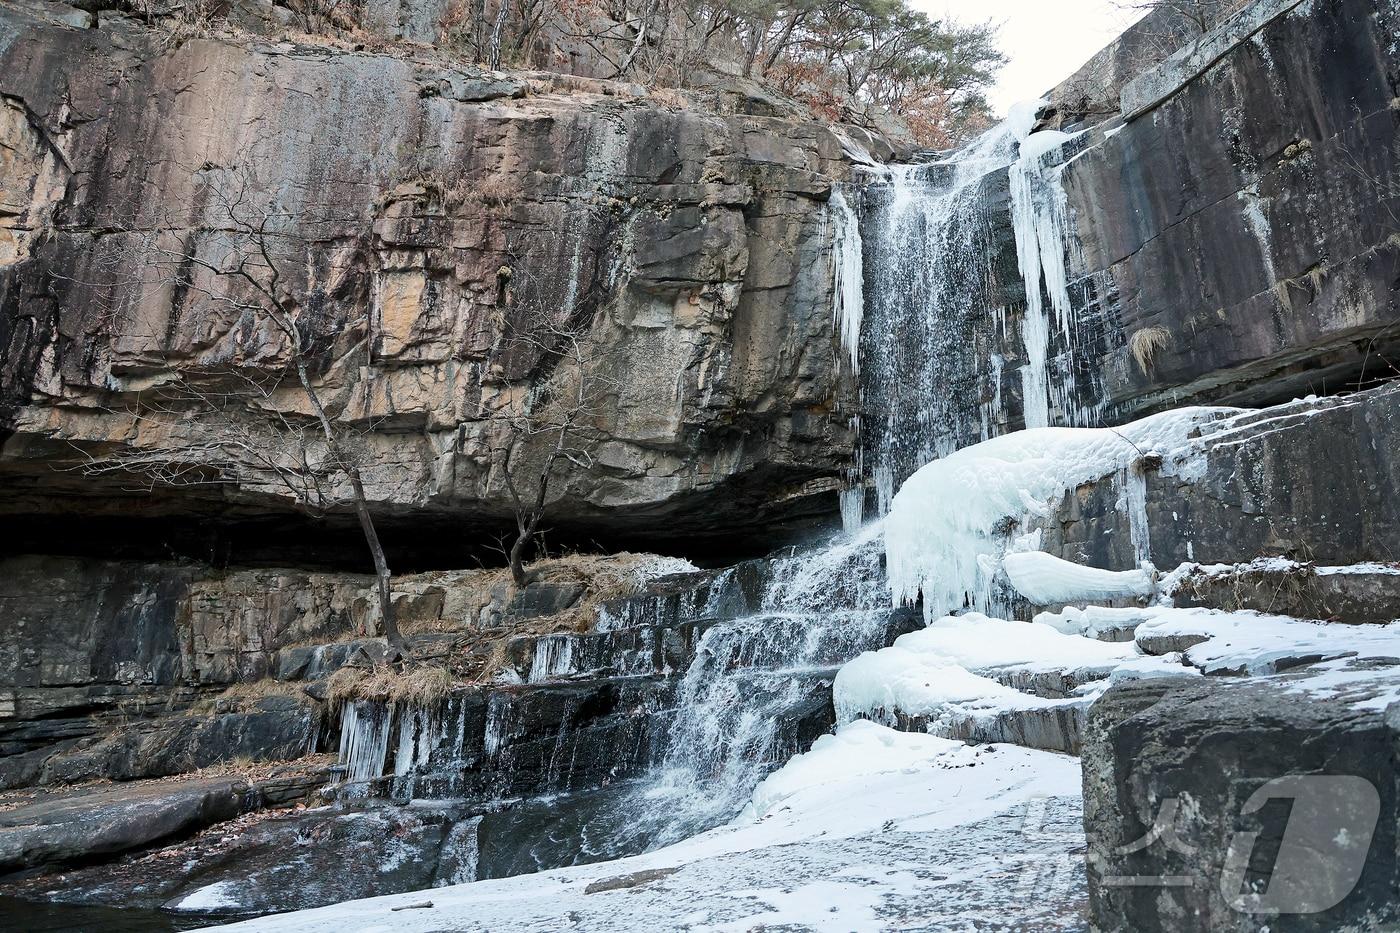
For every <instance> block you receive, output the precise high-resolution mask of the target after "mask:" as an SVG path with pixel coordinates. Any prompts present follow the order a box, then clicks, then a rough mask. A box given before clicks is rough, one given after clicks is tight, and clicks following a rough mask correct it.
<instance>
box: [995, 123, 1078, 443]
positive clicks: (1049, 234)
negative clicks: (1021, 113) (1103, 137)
mask: <svg viewBox="0 0 1400 933" xmlns="http://www.w3.org/2000/svg"><path fill="white" fill-rule="evenodd" d="M1071 138H1072V137H1070V136H1068V135H1066V134H1064V133H1056V132H1053V131H1047V132H1042V133H1034V134H1032V135H1031V136H1029V137H1027V139H1026V141H1025V142H1024V143H1023V144H1022V151H1021V157H1020V158H1019V159H1018V160H1017V161H1016V162H1015V163H1014V164H1013V165H1012V166H1011V169H1010V184H1011V220H1012V225H1013V226H1014V228H1015V232H1016V260H1017V264H1018V266H1019V268H1020V271H1021V280H1022V282H1023V283H1024V285H1025V291H1026V313H1025V317H1024V319H1023V323H1022V325H1021V339H1022V343H1023V345H1024V347H1025V351H1026V365H1025V366H1024V367H1023V368H1022V370H1021V385H1022V397H1023V403H1024V411H1025V422H1026V427H1028V428H1043V427H1048V426H1049V425H1050V420H1051V419H1050V412H1051V409H1052V405H1053V406H1058V407H1061V408H1062V409H1067V408H1069V407H1070V406H1069V401H1070V399H1071V398H1072V396H1073V393H1074V385H1073V369H1072V368H1070V369H1069V370H1068V371H1067V373H1066V375H1065V377H1064V379H1063V380H1062V381H1061V382H1060V384H1059V385H1058V386H1056V385H1052V378H1051V372H1050V336H1051V324H1052V322H1051V315H1052V313H1053V316H1054V323H1055V324H1058V325H1059V330H1060V332H1061V334H1062V335H1063V337H1064V339H1065V341H1066V342H1068V341H1069V340H1070V339H1071V338H1072V336H1073V329H1074V307H1073V304H1072V303H1071V301H1070V295H1069V274H1068V271H1067V268H1066V263H1065V256H1066V251H1067V249H1068V246H1069V237H1068V233H1069V229H1068V228H1069V205H1068V199H1067V197H1066V195H1065V189H1064V184H1063V179H1062V176H1063V173H1064V166H1063V165H1062V164H1058V163H1054V164H1051V163H1052V162H1053V161H1054V157H1055V153H1056V152H1057V151H1058V148H1059V146H1061V145H1063V144H1064V143H1065V142H1067V141H1068V140H1070V139H1071ZM1042 288H1043V290H1042ZM1047 296H1048V297H1049V299H1050V305H1049V308H1048V309H1047V308H1046V304H1045V298H1046V297H1047Z"/></svg>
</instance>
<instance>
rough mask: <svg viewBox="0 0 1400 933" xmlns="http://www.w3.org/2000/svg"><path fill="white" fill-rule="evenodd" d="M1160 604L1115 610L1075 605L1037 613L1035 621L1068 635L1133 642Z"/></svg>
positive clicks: (1155, 613) (1157, 610)
mask: <svg viewBox="0 0 1400 933" xmlns="http://www.w3.org/2000/svg"><path fill="white" fill-rule="evenodd" d="M1159 611H1160V610H1159V609H1158V608H1157V607H1147V608H1139V607H1136V606H1127V607H1124V608H1121V609H1111V608H1108V607H1106V606H1086V607H1084V608H1083V609H1077V608H1075V607H1073V606H1070V607H1067V608H1065V609H1062V610H1061V611H1059V612H1041V613H1037V614H1036V616H1035V618H1034V620H1033V621H1034V622H1035V623H1036V624H1038V625H1048V626H1050V627H1051V628H1053V629H1055V630H1056V631H1057V632H1063V633H1064V634H1066V635H1084V636H1085V637H1087V638H1097V639H1099V640H1100V641H1132V640H1133V638H1132V634H1133V632H1134V631H1136V630H1137V627H1138V626H1139V625H1141V624H1142V623H1144V622H1146V621H1148V620H1149V619H1151V618H1153V617H1154V616H1156V615H1157V613H1158V612H1159Z"/></svg>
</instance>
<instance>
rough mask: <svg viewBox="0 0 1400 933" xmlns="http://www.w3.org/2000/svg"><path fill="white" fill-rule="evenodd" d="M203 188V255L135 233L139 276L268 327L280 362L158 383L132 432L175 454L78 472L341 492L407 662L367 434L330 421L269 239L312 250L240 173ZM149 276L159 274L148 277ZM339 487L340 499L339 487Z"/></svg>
mask: <svg viewBox="0 0 1400 933" xmlns="http://www.w3.org/2000/svg"><path fill="white" fill-rule="evenodd" d="M209 194H210V197H211V211H212V212H213V213H214V215H215V216H214V219H213V221H212V224H213V225H214V227H215V229H211V230H209V231H204V232H207V233H213V234H214V235H215V238H216V239H217V240H218V242H217V243H216V244H215V245H214V246H212V247H211V248H210V249H208V250H207V251H202V250H201V249H200V247H199V243H198V238H197V237H191V239H190V240H189V241H188V242H187V243H186V244H182V245H180V246H170V245H166V244H167V243H168V240H167V239H163V238H162V234H160V233H159V232H157V233H154V234H151V235H149V236H146V237H144V238H142V237H139V236H138V237H137V241H138V246H137V247H136V252H137V255H135V256H134V257H132V258H133V259H134V261H135V264H136V266H137V268H138V269H139V272H138V274H139V275H141V277H142V278H143V284H146V285H149V284H156V285H165V286H170V287H172V289H173V290H174V291H175V292H176V293H184V294H187V295H191V294H192V295H198V296H199V297H201V298H202V299H204V300H205V301H207V302H208V303H209V306H210V307H217V308H222V309H223V310H225V311H227V312H228V316H229V317H230V318H231V319H233V320H235V321H239V322H241V323H249V324H252V325H253V326H254V327H255V328H256V327H261V326H262V325H269V326H270V327H271V329H272V332H273V333H274V334H276V335H278V336H279V337H280V339H281V341H282V343H283V346H284V352H285V355H286V358H287V363H286V364H285V367H284V369H283V370H282V371H281V372H275V373H273V374H271V375H267V374H266V370H265V369H263V368H262V367H258V368H257V369H255V370H253V371H252V374H250V372H249V371H247V370H244V369H240V368H239V367H237V366H235V365H229V366H226V367H220V368H218V369H217V370H205V371H202V372H200V373H199V374H198V376H197V378H189V377H186V378H182V379H181V380H180V381H179V382H178V383H176V384H175V385H173V386H169V387H166V388H164V389H161V390H158V391H157V392H156V393H155V396H156V397H155V398H154V399H151V398H145V399H143V400H141V402H140V403H139V404H138V406H137V407H134V408H133V409H132V410H131V411H130V412H129V414H130V415H131V417H132V419H133V427H134V428H135V429H136V430H138V431H146V432H150V433H158V434H160V435H163V436H164V437H165V438H169V439H173V441H174V448H173V450H172V449H171V448H170V447H165V448H156V449H151V448H142V447H140V446H136V447H133V448H130V449H126V450H121V451H118V452H115V453H110V454H104V455H101V456H97V455H88V460H87V462H86V463H84V464H82V465H81V468H82V469H83V470H84V471H85V472H86V473H88V474H90V475H100V474H110V473H118V472H120V473H127V474H133V475H140V476H142V477H144V478H146V479H147V480H149V482H150V483H151V485H152V486H155V485H162V486H191V485H198V484H204V485H208V484H223V483H227V482H229V481H233V482H238V483H240V484H246V485H251V486H257V485H268V484H271V485H275V486H280V487H281V488H282V489H283V490H285V492H286V493H288V494H290V495H291V497H292V498H293V499H294V500H295V501H296V502H297V504H298V505H299V506H300V507H301V508H304V509H305V510H307V511H309V512H312V513H313V514H316V515H322V516H323V515H326V514H328V513H330V512H332V511H333V510H335V509H336V508H337V507H339V506H343V505H345V504H346V499H348V504H349V505H350V506H351V508H352V509H353V511H354V513H355V516H356V518H357V519H358V522H359V525H360V531H361V533H362V534H363V535H364V539H365V545H366V547H367V548H368V550H369V552H370V556H371V558H372V560H373V563H374V572H375V589H376V594H377V597H378V599H377V602H378V609H379V619H380V626H381V628H382V631H383V634H384V637H385V640H386V642H387V645H388V652H387V660H388V661H389V662H390V663H396V662H397V661H399V660H400V659H403V658H406V657H408V646H407V643H406V642H405V641H404V638H403V635H402V634H401V633H400V631H399V627H398V624H397V621H396V620H395V618H394V605H393V600H392V598H391V593H390V570H389V562H388V559H387V557H386V556H385V553H384V547H383V545H382V543H381V542H380V539H379V534H378V531H377V529H376V528H375V524H374V518H373V516H372V515H371V513H370V508H369V497H368V495H367V494H366V492H365V484H364V477H363V475H362V472H361V464H362V460H363V452H364V441H365V437H366V434H367V432H366V431H363V430H358V429H355V428H353V427H351V426H349V425H347V424H345V423H343V422H341V421H338V420H334V419H332V418H331V416H330V415H329V414H328V412H327V410H326V406H325V403H324V402H323V400H322V398H321V393H320V391H319V390H318V389H317V385H316V382H315V380H314V379H313V377H312V366H313V355H314V350H315V346H314V342H315V337H314V334H313V333H312V332H311V330H310V328H309V327H308V326H307V323H308V322H307V321H306V320H304V316H303V314H302V311H303V310H304V309H305V308H306V307H307V304H308V297H309V296H308V295H307V294H302V293H299V291H298V289H296V288H295V286H294V285H293V284H292V283H293V280H292V279H291V277H289V276H288V275H286V274H284V271H283V268H282V263H283V262H285V260H284V259H282V258H281V257H280V256H279V250H278V249H277V246H276V244H279V243H285V242H291V243H292V244H293V247H294V248H296V249H298V250H305V251H309V250H311V249H312V248H313V247H312V244H311V243H309V242H307V241H305V240H304V239H301V238H298V237H296V236H295V235H294V234H290V233H288V232H286V229H284V228H286V227H290V224H289V223H287V222H288V221H290V220H291V219H292V216H291V215H290V214H288V213H285V212H276V211H269V210H258V209H256V208H254V207H252V206H251V205H250V193H249V185H248V181H247V178H246V177H245V176H239V178H238V179H237V182H236V184H235V185H234V186H233V187H232V189H231V190H229V189H224V188H214V189H211V190H210V192H209ZM351 220H352V221H353V220H354V219H353V218H352V219H351ZM151 274H154V275H155V277H156V279H155V282H154V283H152V282H151V280H150V278H149V276H150V275H151ZM322 297H323V298H324V296H322ZM325 300H329V299H325ZM365 325H366V319H365V317H364V316H363V315H361V316H360V318H359V319H358V320H352V321H350V322H349V324H348V325H347V326H346V327H345V328H343V329H344V330H346V331H353V330H355V329H356V328H359V329H361V330H363V331H364V333H365V334H366V336H365V337H364V338H363V339H362V340H361V341H360V344H361V345H363V344H364V343H365V342H366V341H367V340H368V336H367V335H368V330H369V329H368V327H367V326H365ZM288 373H290V375H291V376H292V377H294V378H295V380H296V385H297V386H298V387H299V388H300V390H301V393H302V394H303V395H305V397H306V401H307V404H308V406H309V409H310V416H309V417H307V416H304V415H295V414H289V413H287V412H286V411H285V410H283V408H282V407H281V406H279V405H278V404H277V400H276V399H275V398H274V395H275V394H276V393H277V392H278V391H279V390H280V389H281V386H282V382H283V379H284V377H285V376H286V375H288ZM148 394H149V393H148ZM338 479H343V482H338V481H337V480H338ZM346 484H348V486H349V494H348V496H345V495H343V494H341V493H339V492H338V491H337V490H338V488H339V487H343V486H344V485H346Z"/></svg>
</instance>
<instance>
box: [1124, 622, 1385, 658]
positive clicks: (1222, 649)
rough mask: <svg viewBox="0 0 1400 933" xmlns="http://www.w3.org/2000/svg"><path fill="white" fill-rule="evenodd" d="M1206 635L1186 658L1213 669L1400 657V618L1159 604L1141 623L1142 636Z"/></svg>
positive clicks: (1139, 636) (1188, 651)
mask: <svg viewBox="0 0 1400 933" xmlns="http://www.w3.org/2000/svg"><path fill="white" fill-rule="evenodd" d="M1191 635H1196V636H1202V637H1204V638H1205V641H1203V642H1201V643H1199V644H1196V645H1192V646H1191V647H1190V648H1188V649H1187V650H1186V653H1185V654H1186V660H1187V661H1188V662H1190V663H1191V664H1192V665H1194V666H1195V667H1197V668H1200V669H1201V670H1202V671H1204V672H1205V673H1207V674H1220V673H1234V672H1239V673H1244V674H1271V673H1274V672H1275V671H1277V670H1279V669H1280V662H1283V667H1284V668H1285V669H1286V668H1287V667H1289V666H1295V665H1296V662H1298V661H1301V660H1304V659H1314V660H1316V659H1321V660H1328V659H1333V658H1397V657H1400V622H1392V623H1390V624H1389V625H1339V624H1336V623H1330V622H1309V621H1305V620H1302V619H1293V618H1289V617H1287V616H1275V615H1265V614H1263V613H1258V612H1221V611H1218V610H1214V609H1159V610H1158V611H1157V613H1156V615H1155V617H1154V618H1153V619H1152V620H1150V621H1148V622H1145V623H1144V624H1142V625H1141V626H1139V627H1138V630H1137V637H1138V639H1139V640H1142V639H1144V638H1151V637H1163V636H1191Z"/></svg>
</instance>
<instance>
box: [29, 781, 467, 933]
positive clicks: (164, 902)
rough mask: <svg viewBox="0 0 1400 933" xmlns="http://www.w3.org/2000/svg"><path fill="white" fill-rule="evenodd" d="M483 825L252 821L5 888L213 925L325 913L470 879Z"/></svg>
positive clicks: (355, 819) (391, 811)
mask: <svg viewBox="0 0 1400 933" xmlns="http://www.w3.org/2000/svg"><path fill="white" fill-rule="evenodd" d="M479 820H480V816H479V815H477V814H473V813H471V812H469V811H463V810H461V809H459V808H454V807H452V806H450V805H442V806H437V805H428V806H414V807H397V806H392V805H390V806H383V805H377V804H370V805H364V806H352V807H324V806H323V807H319V808H313V809H308V810H296V811H282V812H273V813H263V814H250V815H249V816H246V817H243V818H241V819H239V820H235V821H233V822H230V823H223V824H221V825H219V826H217V827H215V828H214V829H212V830H210V831H209V832H207V833H204V834H202V835H200V836H197V837H195V838H194V839H193V840H190V841H187V842H181V843H177V844H174V845H171V846H168V847H166V848H161V849H155V850H152V851H151V852H149V853H148V854H144V855H141V856H137V857H131V858H127V859H123V860H121V861H117V862H110V863H107V864H102V865H94V866H90V867H79V868H74V869H69V870H67V871H65V872H64V873H63V874H62V875H61V876H58V877H57V878H56V877H54V876H46V877H40V878H34V879H30V880H25V879H20V880H12V881H11V882H9V884H8V885H6V886H5V888H4V890H5V891H6V893H10V894H13V895H16V896H21V897H25V896H29V897H34V896H38V895H43V896H45V899H50V900H56V901H57V902H60V903H66V904H108V903H112V902H113V901H121V902H123V903H125V904H127V905H130V906H135V907H146V908H155V907H164V908H165V909H166V910H169V911H174V912H177V913H180V914H186V915H194V916H205V917H210V918H218V917H226V918H236V917H240V916H249V915H260V914H267V913H276V912H280V911H284V910H295V909H303V908H309V907H320V906H323V905H326V904H333V903H337V902H339V901H344V900H349V899H352V898H356V897H372V896H374V895H376V894H390V893H397V892H400V891H410V890H419V889H423V888H432V887H439V886H442V885H445V884H457V883H461V882H464V881H471V880H473V878H474V877H475V862H476V859H475V846H476V827H477V823H478V822H479ZM56 881H61V883H60V884H58V885H57V889H56V890H55V887H56V884H55V882H56Z"/></svg>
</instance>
